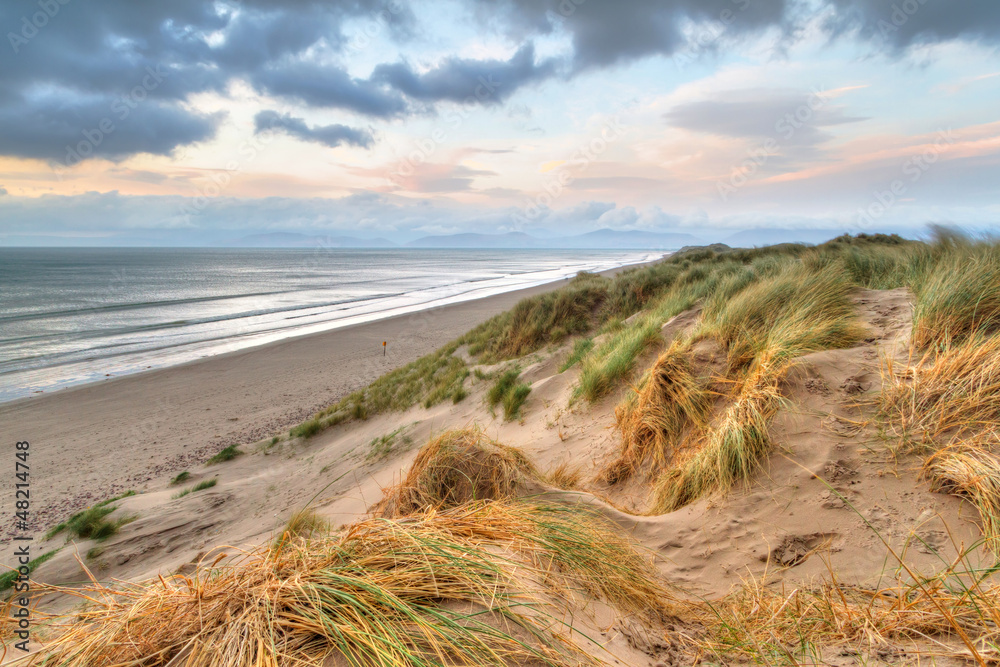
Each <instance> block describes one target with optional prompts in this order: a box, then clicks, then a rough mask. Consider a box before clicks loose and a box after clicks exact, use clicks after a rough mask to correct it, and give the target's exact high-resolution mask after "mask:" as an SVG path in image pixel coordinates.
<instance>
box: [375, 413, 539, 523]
mask: <svg viewBox="0 0 1000 667" xmlns="http://www.w3.org/2000/svg"><path fill="white" fill-rule="evenodd" d="M537 477H538V472H537V471H536V470H535V467H534V465H533V464H532V463H531V461H529V460H528V457H526V456H525V455H524V454H522V453H521V452H520V450H517V449H514V448H513V447H508V446H507V445H503V444H501V443H499V442H497V441H495V440H493V439H492V438H490V437H488V436H487V435H486V434H485V433H483V431H482V430H480V429H478V428H467V429H458V430H453V431H446V432H444V433H442V434H441V435H439V436H437V437H436V438H434V439H432V440H431V441H430V442H428V443H427V444H426V445H424V446H423V447H422V448H421V449H420V452H418V453H417V458H416V459H414V461H413V464H412V465H411V466H410V469H409V471H408V472H407V474H406V476H405V477H404V478H403V479H402V480H401V481H400V482H399V484H397V485H396V486H394V487H392V488H390V489H387V490H386V492H385V495H384V497H383V498H382V500H380V501H379V502H378V503H376V505H375V506H374V507H373V508H372V511H373V512H374V513H376V514H380V515H382V516H386V517H398V516H405V515H407V514H412V513H414V512H420V511H423V510H428V509H436V510H440V509H444V508H449V507H456V506H458V505H461V504H462V503H466V502H470V501H476V500H509V499H511V498H513V497H515V496H516V495H517V492H518V490H519V489H520V488H521V487H522V486H523V484H524V483H525V481H527V480H528V479H530V478H537Z"/></svg>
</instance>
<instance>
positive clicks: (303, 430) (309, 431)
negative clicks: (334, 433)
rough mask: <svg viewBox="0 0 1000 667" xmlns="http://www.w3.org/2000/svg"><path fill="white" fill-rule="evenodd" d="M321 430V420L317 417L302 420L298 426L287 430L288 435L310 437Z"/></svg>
mask: <svg viewBox="0 0 1000 667" xmlns="http://www.w3.org/2000/svg"><path fill="white" fill-rule="evenodd" d="M322 430H323V422H322V421H320V420H319V419H318V418H315V417H314V418H313V419H310V420H309V421H304V422H302V423H301V424H299V425H298V426H295V427H293V428H292V429H290V430H289V431H288V435H290V436H291V437H293V438H306V439H308V438H311V437H313V436H314V435H316V434H318V433H319V432H320V431H322Z"/></svg>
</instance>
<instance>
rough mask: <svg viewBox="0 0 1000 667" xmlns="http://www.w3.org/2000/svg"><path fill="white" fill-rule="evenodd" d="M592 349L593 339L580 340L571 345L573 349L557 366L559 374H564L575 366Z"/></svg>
mask: <svg viewBox="0 0 1000 667" xmlns="http://www.w3.org/2000/svg"><path fill="white" fill-rule="evenodd" d="M592 349H594V339H593V338H581V339H580V340H578V341H576V342H575V343H573V349H572V350H570V353H569V356H568V357H566V360H565V361H563V362H562V363H561V364H559V372H560V373H565V372H566V371H568V370H569V369H570V368H572V367H573V366H576V365H577V364H578V363H580V360H581V359H583V358H584V357H585V356H586V355H587V353H588V352H590V351H591V350H592Z"/></svg>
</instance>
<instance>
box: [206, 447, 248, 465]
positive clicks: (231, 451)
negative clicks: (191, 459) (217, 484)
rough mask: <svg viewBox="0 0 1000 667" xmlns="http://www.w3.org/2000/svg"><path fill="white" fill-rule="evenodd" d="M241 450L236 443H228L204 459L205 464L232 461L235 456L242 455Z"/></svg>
mask: <svg viewBox="0 0 1000 667" xmlns="http://www.w3.org/2000/svg"><path fill="white" fill-rule="evenodd" d="M242 455H243V452H242V451H241V450H240V448H239V447H237V446H236V445H229V446H228V447H226V448H225V449H223V450H221V451H220V452H219V453H218V454H216V455H215V456H213V457H212V458H210V459H209V460H208V461H205V465H207V466H210V465H215V464H216V463H225V462H226V461H232V460H233V459H235V458H236V457H237V456H242Z"/></svg>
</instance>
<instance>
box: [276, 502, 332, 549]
mask: <svg viewBox="0 0 1000 667" xmlns="http://www.w3.org/2000/svg"><path fill="white" fill-rule="evenodd" d="M329 532H330V523H329V522H328V521H327V520H326V519H324V518H323V517H321V516H320V515H319V514H317V513H316V512H315V510H311V509H309V508H308V507H307V508H305V509H301V510H299V511H297V512H295V513H294V514H292V516H291V517H289V519H288V523H286V524H285V527H284V528H283V529H282V531H281V534H280V535H278V537H277V538H276V539H277V540H278V542H279V543H281V542H288V541H290V540H298V539H310V538H312V537H315V536H318V535H323V534H325V533H329Z"/></svg>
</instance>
